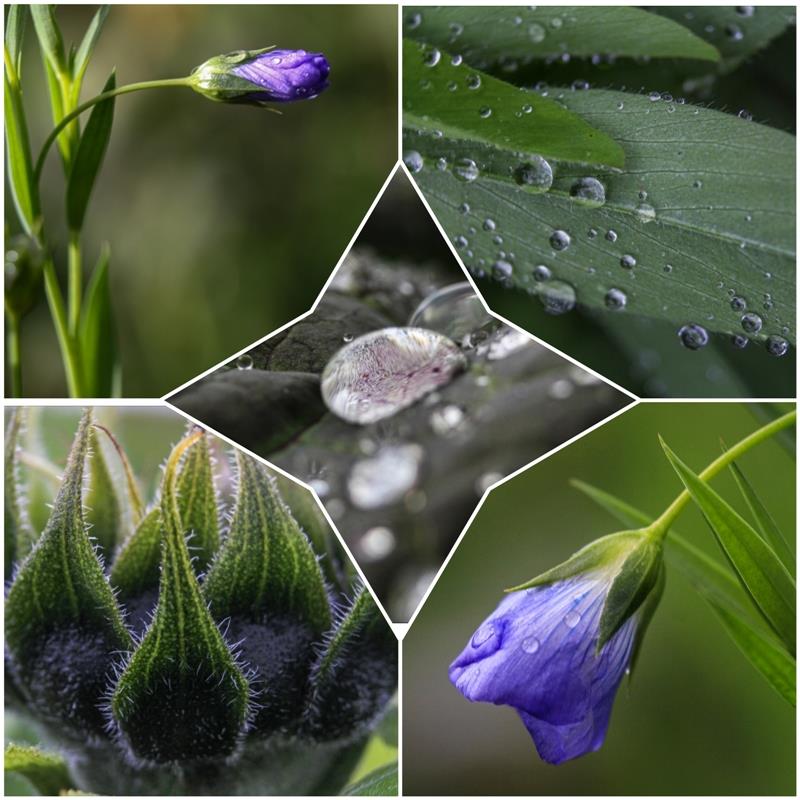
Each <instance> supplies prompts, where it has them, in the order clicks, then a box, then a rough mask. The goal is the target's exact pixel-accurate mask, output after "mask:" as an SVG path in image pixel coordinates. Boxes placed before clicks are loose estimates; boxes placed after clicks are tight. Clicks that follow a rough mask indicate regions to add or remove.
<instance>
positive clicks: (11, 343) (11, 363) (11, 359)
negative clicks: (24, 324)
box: [6, 314, 22, 397]
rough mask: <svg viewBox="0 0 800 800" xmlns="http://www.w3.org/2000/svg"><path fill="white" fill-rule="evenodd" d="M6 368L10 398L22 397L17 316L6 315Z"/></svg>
mask: <svg viewBox="0 0 800 800" xmlns="http://www.w3.org/2000/svg"><path fill="white" fill-rule="evenodd" d="M7 316H8V331H7V332H6V344H7V345H8V368H9V371H10V373H11V396H12V397H22V362H21V361H20V354H19V315H18V314H7Z"/></svg>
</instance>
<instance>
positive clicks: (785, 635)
mask: <svg viewBox="0 0 800 800" xmlns="http://www.w3.org/2000/svg"><path fill="white" fill-rule="evenodd" d="M661 446H662V447H663V449H664V452H665V453H666V456H667V458H668V459H669V462H670V464H672V467H673V469H674V470H675V472H676V473H677V474H678V477H679V478H680V479H681V481H682V482H683V484H684V486H686V488H687V490H688V491H689V493H690V494H691V496H692V499H693V500H694V501H695V503H696V504H697V505H698V507H699V508H700V510H701V511H702V512H703V514H704V516H705V517H706V520H707V521H708V524H709V525H710V527H711V530H712V531H713V533H714V535H715V537H716V539H717V541H718V542H719V544H720V546H721V547H722V550H723V552H724V553H725V555H726V556H727V557H728V559H729V561H730V562H731V565H732V566H733V568H734V570H735V571H736V574H737V575H738V577H739V580H740V581H741V582H742V585H743V586H744V587H745V588H746V590H747V592H748V593H749V594H750V596H751V597H752V599H753V602H754V603H755V604H756V606H757V608H758V610H759V611H760V612H761V614H762V615H763V617H764V619H765V620H766V621H767V622H768V624H769V625H770V626H771V627H772V628H773V630H775V632H776V633H777V634H778V636H780V638H781V639H782V640H783V642H784V644H785V645H786V647H787V649H789V651H790V652H794V648H795V636H796V631H795V608H796V596H795V594H796V589H795V584H794V581H793V580H792V577H791V575H789V573H788V572H787V571H786V568H785V567H784V566H783V564H781V562H780V560H779V559H778V557H777V556H776V555H775V553H774V552H773V551H772V549H771V548H770V547H769V545H768V544H767V543H766V542H765V541H764V540H763V539H762V538H761V537H760V536H759V535H758V534H757V533H756V532H755V531H754V530H753V529H752V528H751V527H750V525H748V524H747V522H746V521H745V520H744V519H742V518H741V517H740V516H739V514H737V513H736V511H735V510H734V509H733V508H731V506H730V505H728V503H726V502H725V501H724V500H723V499H722V498H721V497H720V496H719V495H718V494H717V493H716V492H715V491H714V490H713V489H712V488H711V487H710V486H708V484H706V483H704V482H703V481H702V480H701V479H700V478H699V477H698V476H697V475H696V474H695V473H694V472H692V470H691V469H689V467H688V466H686V464H684V463H683V461H681V460H680V459H679V458H678V456H677V455H676V454H675V453H674V452H673V451H672V450H671V449H670V448H669V447H668V446H667V444H666V443H665V442H664V441H663V440H662V441H661Z"/></svg>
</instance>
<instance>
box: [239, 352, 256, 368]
mask: <svg viewBox="0 0 800 800" xmlns="http://www.w3.org/2000/svg"><path fill="white" fill-rule="evenodd" d="M236 369H253V357H252V356H251V355H248V354H247V353H244V354H242V355H240V356H239V358H237V359H236Z"/></svg>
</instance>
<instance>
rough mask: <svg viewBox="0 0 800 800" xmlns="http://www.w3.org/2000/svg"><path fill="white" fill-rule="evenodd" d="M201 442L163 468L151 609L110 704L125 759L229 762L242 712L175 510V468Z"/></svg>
mask: <svg viewBox="0 0 800 800" xmlns="http://www.w3.org/2000/svg"><path fill="white" fill-rule="evenodd" d="M201 438H202V433H201V432H199V431H198V432H195V433H193V434H191V435H189V436H187V437H186V438H184V439H183V440H182V441H181V442H179V443H178V445H176V447H175V448H174V449H173V451H172V454H171V455H170V457H169V459H168V461H167V464H166V467H165V468H164V478H163V482H162V487H161V516H162V520H163V524H164V536H163V544H162V559H161V581H160V586H159V596H158V604H157V606H156V611H155V615H154V617H153V621H152V623H151V625H150V627H149V628H148V629H147V632H146V633H145V635H144V637H143V638H142V640H141V642H140V643H139V645H138V647H137V648H136V650H135V651H134V653H133V655H132V656H131V658H130V660H129V661H128V663H127V665H126V666H125V668H124V670H123V672H122V675H121V676H120V678H119V680H118V682H117V684H116V687H115V689H114V693H113V696H112V699H111V710H112V713H113V716H114V719H115V720H116V722H117V724H118V726H119V729H120V732H121V735H122V737H123V739H124V741H125V742H126V744H127V745H128V746H129V747H130V748H131V751H132V752H133V754H134V755H135V756H137V757H138V758H141V759H144V760H146V761H150V762H155V763H159V764H163V763H171V762H191V761H202V760H205V759H211V758H224V757H226V756H228V755H230V754H231V753H232V752H233V751H234V750H235V749H236V746H237V744H238V741H239V739H240V737H241V735H242V734H243V732H244V726H245V720H246V717H247V711H248V702H249V687H248V683H247V680H246V679H245V678H244V676H243V675H242V673H241V671H240V669H239V667H238V666H237V664H236V660H235V658H234V656H233V654H232V653H231V650H230V648H229V647H228V645H227V643H226V642H225V640H224V638H223V636H222V634H221V633H220V632H219V630H218V629H217V626H216V624H215V623H214V620H213V619H212V618H211V615H210V614H209V611H208V608H207V607H206V603H205V601H204V599H203V596H202V593H201V591H200V586H199V584H198V582H197V578H196V576H195V574H194V570H193V569H192V564H191V560H190V558H189V550H188V548H187V546H186V540H185V533H186V532H185V529H184V525H183V522H182V520H181V514H180V509H179V505H178V488H177V484H178V476H177V471H178V463H179V461H180V459H181V457H182V456H183V454H184V452H185V451H186V450H187V448H190V447H191V446H192V445H196V444H197V443H198V440H200V439H201ZM153 708H158V710H159V713H158V714H157V715H153Z"/></svg>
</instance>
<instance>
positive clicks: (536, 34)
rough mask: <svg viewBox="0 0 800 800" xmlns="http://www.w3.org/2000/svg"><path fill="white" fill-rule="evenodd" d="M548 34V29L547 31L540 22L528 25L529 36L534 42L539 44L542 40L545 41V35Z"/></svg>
mask: <svg viewBox="0 0 800 800" xmlns="http://www.w3.org/2000/svg"><path fill="white" fill-rule="evenodd" d="M546 35H547V31H545V29H544V28H543V27H542V26H541V25H539V24H538V23H536V22H534V23H532V24H531V25H528V38H529V39H530V40H531V41H532V42H533V43H534V44H539V43H540V42H542V41H544V37H545V36H546Z"/></svg>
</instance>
